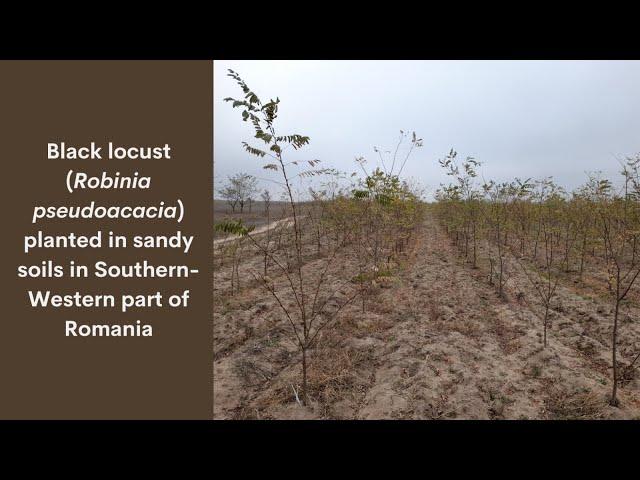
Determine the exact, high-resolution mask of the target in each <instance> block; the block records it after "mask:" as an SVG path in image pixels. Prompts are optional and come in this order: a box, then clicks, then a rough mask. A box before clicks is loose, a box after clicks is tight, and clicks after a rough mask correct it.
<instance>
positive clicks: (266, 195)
mask: <svg viewBox="0 0 640 480" xmlns="http://www.w3.org/2000/svg"><path fill="white" fill-rule="evenodd" d="M260 199H261V200H262V206H263V207H264V215H265V217H267V218H268V217H269V207H270V206H271V192H269V190H267V189H265V190H263V192H262V193H261V194H260Z"/></svg>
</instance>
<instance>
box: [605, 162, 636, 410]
mask: <svg viewBox="0 0 640 480" xmlns="http://www.w3.org/2000/svg"><path fill="white" fill-rule="evenodd" d="M627 166H628V167H629V168H628V169H626V168H625V169H624V170H623V172H622V174H623V175H624V179H625V187H624V188H625V191H624V196H622V197H619V196H616V195H614V194H612V193H611V192H612V185H611V182H609V181H608V180H601V181H600V182H599V183H598V186H597V188H598V190H597V191H596V195H597V196H598V197H599V201H598V203H597V218H598V222H597V223H598V229H599V231H600V235H601V238H602V241H603V242H604V249H605V261H606V266H607V273H608V277H609V283H610V285H611V287H612V288H611V294H612V296H613V303H614V313H613V329H612V334H611V364H612V376H613V387H612V390H611V399H610V404H611V405H613V406H617V405H618V404H619V401H618V396H617V394H618V383H619V381H620V375H619V365H618V358H617V357H618V348H617V345H618V335H619V318H620V307H621V305H622V302H623V301H624V300H625V298H626V297H627V295H628V293H629V291H630V290H631V288H632V287H633V285H634V284H635V282H636V280H637V278H638V275H640V262H638V235H639V234H640V231H639V230H638V225H639V214H640V211H639V206H638V202H637V201H634V199H637V198H639V197H640V183H639V182H638V175H637V173H638V162H634V161H633V160H632V161H631V162H630V163H629V164H628V165H627Z"/></svg>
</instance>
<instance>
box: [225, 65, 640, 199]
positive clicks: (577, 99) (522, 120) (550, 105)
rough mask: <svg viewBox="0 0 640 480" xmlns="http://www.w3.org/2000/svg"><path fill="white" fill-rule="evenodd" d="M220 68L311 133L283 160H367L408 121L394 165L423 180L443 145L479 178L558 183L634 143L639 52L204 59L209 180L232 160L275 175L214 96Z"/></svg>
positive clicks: (638, 131)
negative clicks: (248, 148) (210, 127)
mask: <svg viewBox="0 0 640 480" xmlns="http://www.w3.org/2000/svg"><path fill="white" fill-rule="evenodd" d="M228 68H231V69H233V70H235V71H236V72H238V73H239V74H240V75H241V76H242V77H243V78H244V79H245V81H246V82H247V84H248V85H249V86H250V87H251V88H252V89H253V90H254V91H255V92H256V93H257V94H258V95H259V96H260V97H261V98H262V99H263V100H268V99H269V98H275V97H279V98H280V100H281V103H280V111H279V112H280V116H279V119H278V122H279V123H280V126H279V131H280V132H281V133H283V134H284V133H287V134H289V133H299V134H303V135H308V136H310V137H311V144H310V145H309V146H308V147H307V148H305V149H302V150H300V151H298V152H295V157H291V158H290V159H291V160H294V159H300V160H308V159H319V160H321V162H322V165H323V166H324V167H333V168H337V169H340V170H343V171H347V172H352V171H356V170H357V168H356V167H357V166H356V164H355V162H354V158H355V157H358V156H364V157H365V158H367V159H368V160H369V162H370V164H371V165H373V166H375V162H376V154H375V153H374V151H373V146H374V145H375V146H379V147H383V148H386V149H393V148H394V147H395V143H396V141H397V137H398V134H399V130H401V129H402V130H405V131H416V133H417V134H418V136H419V137H422V138H423V139H424V146H423V147H422V148H421V149H419V150H417V151H416V152H415V153H414V154H413V155H412V157H411V158H410V159H409V162H408V163H407V166H406V168H405V171H404V172H403V176H407V177H413V178H415V179H418V180H419V181H420V182H421V183H422V185H424V186H425V187H427V188H428V190H430V191H431V192H433V191H434V190H435V189H436V188H437V187H438V185H439V184H440V183H441V182H448V178H447V177H446V176H445V175H444V174H443V173H442V171H441V169H440V167H439V165H438V159H440V158H443V157H444V156H445V155H446V154H447V152H448V151H449V150H450V149H451V148H454V149H456V150H457V151H458V154H459V156H460V157H466V156H473V157H475V158H476V159H477V160H479V161H481V162H483V166H482V173H483V175H484V177H485V178H486V179H489V178H493V179H496V180H510V179H513V177H516V176H517V177H520V178H527V177H534V178H538V177H543V176H553V177H554V179H555V180H556V181H558V182H559V183H561V184H562V185H564V186H565V187H567V188H569V189H572V188H574V187H576V186H578V185H580V184H581V183H582V182H583V181H584V179H585V173H584V172H585V171H594V170H601V171H603V172H604V173H605V174H606V175H610V176H615V175H616V172H617V171H619V164H618V161H617V159H621V158H624V156H626V155H633V154H635V153H637V152H640V61H215V62H214V155H215V157H214V159H215V164H214V165H215V166H214V176H215V184H216V188H218V187H219V186H220V181H221V180H223V179H224V178H225V177H226V176H227V175H231V174H233V173H236V172H239V171H244V172H247V173H250V174H253V175H256V176H258V177H260V178H265V179H268V178H277V172H272V171H269V170H263V169H262V168H261V166H262V164H264V163H266V162H262V161H261V160H260V159H258V158H256V157H251V156H249V155H248V154H247V153H246V152H244V151H243V149H242V147H241V142H242V141H249V142H251V141H252V135H253V134H252V128H251V124H249V123H244V122H242V120H241V117H240V110H238V109H235V110H234V109H232V108H231V104H229V103H224V102H223V98H225V97H229V96H231V97H241V96H242V92H241V90H240V89H239V87H237V85H236V84H235V83H234V81H233V80H232V79H231V78H229V77H227V76H226V73H227V69H228ZM254 144H255V145H256V146H257V145H259V144H258V143H256V142H254ZM262 186H263V187H269V186H270V184H269V183H268V182H266V181H265V182H263V183H262ZM271 188H272V189H273V190H276V187H273V186H272V187H271Z"/></svg>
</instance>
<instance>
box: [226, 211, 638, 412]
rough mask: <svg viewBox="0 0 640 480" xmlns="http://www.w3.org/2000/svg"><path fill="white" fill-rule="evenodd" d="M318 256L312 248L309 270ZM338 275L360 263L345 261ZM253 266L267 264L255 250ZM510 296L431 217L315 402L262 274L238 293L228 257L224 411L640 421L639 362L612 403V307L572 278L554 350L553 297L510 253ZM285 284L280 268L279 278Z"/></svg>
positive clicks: (341, 331)
mask: <svg viewBox="0 0 640 480" xmlns="http://www.w3.org/2000/svg"><path fill="white" fill-rule="evenodd" d="M313 262H320V260H319V259H314V258H313V257H310V258H309V259H308V267H309V268H311V269H312V268H313V266H314V263H313ZM338 264H339V266H338V267H336V268H337V269H336V270H335V271H332V272H331V275H333V276H335V278H336V281H337V279H338V278H340V277H342V278H344V276H345V275H351V274H352V273H354V272H355V269H354V265H355V264H354V261H353V259H350V258H347V257H345V258H343V259H341V261H340V262H338ZM242 268H245V269H249V270H250V269H252V268H260V258H259V256H257V255H252V254H251V253H250V252H248V253H247V259H246V261H245V262H243V266H242ZM509 272H510V275H509V281H508V284H507V299H506V300H503V299H500V298H499V297H498V295H497V294H496V291H495V288H494V287H493V286H492V285H489V283H488V281H487V280H488V279H487V272H486V271H485V269H484V268H483V267H482V266H481V268H479V269H472V268H471V267H470V266H468V265H465V264H464V262H463V261H462V260H461V258H460V256H459V255H458V254H457V253H456V251H455V249H454V247H453V246H452V245H451V243H450V241H449V240H448V239H447V238H446V236H445V235H444V233H443V232H442V230H441V228H440V227H439V226H438V225H437V224H436V222H435V220H434V219H433V218H432V217H430V216H427V218H426V220H425V223H424V225H423V226H422V228H421V229H420V232H419V234H418V236H417V238H416V239H415V241H414V242H413V245H412V248H411V251H410V252H408V254H407V255H406V256H405V258H403V260H402V262H401V264H400V265H398V267H397V268H396V271H395V274H394V276H392V277H390V278H387V279H386V281H384V282H380V284H379V285H377V287H376V290H377V291H376V292H375V294H374V295H373V296H372V297H371V298H370V299H368V301H367V305H366V312H365V313H363V312H362V310H361V305H360V304H359V303H355V304H352V305H350V306H349V307H347V308H345V309H344V311H343V313H341V315H340V320H339V322H338V324H337V325H336V326H335V328H333V329H331V330H330V331H328V332H327V333H326V334H325V335H324V337H323V338H322V339H321V341H320V342H319V346H318V347H317V348H316V349H314V351H313V352H312V355H311V359H310V362H311V366H310V385H311V388H310V390H311V398H312V402H311V405H309V406H308V407H303V406H301V405H299V404H298V403H297V402H296V400H295V395H294V391H295V389H297V388H299V387H298V384H299V382H300V379H299V377H300V365H299V354H298V352H297V349H296V346H295V344H294V343H293V342H292V340H291V339H292V337H291V334H290V330H289V328H290V327H289V326H288V324H287V323H286V322H285V321H284V320H283V318H282V314H281V312H280V311H279V310H278V309H277V308H276V305H275V302H274V301H273V300H272V298H271V297H270V295H269V294H268V293H267V292H266V291H264V290H263V289H262V288H261V287H260V286H259V285H256V284H254V283H251V282H247V284H246V285H245V286H244V287H243V288H242V290H241V293H240V294H237V295H234V296H229V295H227V294H225V293H224V292H225V289H226V288H227V283H228V278H229V272H228V271H227V269H226V268H225V267H222V268H219V267H218V268H216V273H215V286H214V295H216V298H215V312H214V341H215V344H214V352H215V357H214V417H215V418H261V419H269V418H271V419H273V418H283V419H296V418H313V419H322V418H356V419H383V418H385V419H386V418H388V419H396V418H397V419H402V418H411V419H456V418H457V419H524V418H527V419H582V418H589V419H599V418H640V382H639V380H638V379H637V378H636V377H637V375H635V373H633V372H629V374H628V375H627V378H626V380H625V381H624V382H623V386H622V388H621V389H620V390H619V398H620V401H621V406H620V407H619V408H614V407H611V406H609V405H608V402H607V400H608V399H607V396H608V394H609V392H610V389H611V380H610V373H611V370H610V356H609V355H610V354H609V349H610V331H611V321H612V319H611V313H610V312H611V308H610V306H609V305H608V303H607V299H606V297H605V296H598V295H595V294H593V292H591V291H590V288H589V285H588V284H587V283H585V284H582V283H581V284H580V285H577V284H576V282H575V281H573V280H571V278H570V277H568V278H567V279H566V282H564V284H563V285H562V286H561V287H559V294H558V298H557V300H556V302H555V303H554V311H553V319H552V327H551V329H550V332H549V345H548V347H547V348H546V349H542V322H541V320H540V318H539V316H538V313H539V311H540V308H539V307H540V305H539V303H538V302H537V301H536V298H535V294H534V293H533V289H532V288H531V286H530V285H528V280H527V279H526V277H525V276H524V274H522V272H520V271H518V266H517V265H516V264H515V262H511V263H510V264H509ZM274 281H275V282H276V283H277V282H278V279H275V280H274ZM626 308H627V310H626V312H625V316H624V317H623V318H624V319H625V320H624V321H623V331H622V334H621V341H620V347H621V351H622V357H623V363H624V362H625V361H627V362H628V361H629V360H630V359H631V358H632V356H633V355H634V353H635V352H638V351H640V329H639V328H638V325H637V322H635V321H633V320H632V319H634V318H637V313H638V311H637V307H635V306H632V305H628V306H627V307H626Z"/></svg>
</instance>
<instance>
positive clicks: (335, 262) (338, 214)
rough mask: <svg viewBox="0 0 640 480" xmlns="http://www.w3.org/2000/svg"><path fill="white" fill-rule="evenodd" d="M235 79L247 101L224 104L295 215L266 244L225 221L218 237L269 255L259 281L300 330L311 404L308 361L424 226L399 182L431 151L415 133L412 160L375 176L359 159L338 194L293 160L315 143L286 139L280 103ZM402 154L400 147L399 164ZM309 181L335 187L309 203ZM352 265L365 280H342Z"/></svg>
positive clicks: (323, 176) (314, 165)
mask: <svg viewBox="0 0 640 480" xmlns="http://www.w3.org/2000/svg"><path fill="white" fill-rule="evenodd" d="M229 76H230V77H231V78H233V79H234V80H235V82H236V83H237V84H238V86H239V87H240V89H241V91H242V96H241V97H239V98H226V99H225V101H228V102H230V103H231V104H232V106H233V107H234V108H239V109H240V110H241V118H242V120H243V121H244V122H247V123H248V124H250V126H251V129H252V132H253V136H254V141H253V143H251V144H249V143H247V142H243V144H242V147H243V149H244V150H245V151H246V152H247V153H248V154H249V155H252V156H254V157H257V158H258V159H260V160H261V161H263V162H264V163H263V168H264V169H265V170H267V171H269V172H271V173H272V174H274V175H276V176H277V180H274V181H276V183H278V184H279V185H281V186H282V188H283V190H284V195H285V197H286V198H287V200H288V207H287V209H286V212H287V213H286V218H285V219H282V220H283V222H281V223H280V224H279V225H280V226H279V227H278V228H277V229H274V230H273V231H271V230H267V232H266V233H263V234H261V235H255V234H254V233H253V231H252V228H251V227H247V226H245V225H243V224H242V223H241V222H239V221H232V220H229V221H225V222H221V223H219V224H217V225H216V228H217V229H218V230H219V231H222V232H225V233H228V234H234V235H236V236H237V237H238V241H237V245H240V244H241V242H242V243H243V244H245V245H251V246H252V247H253V249H254V251H257V252H258V254H259V255H262V257H263V260H264V261H263V263H262V266H261V268H255V269H253V270H252V271H251V272H250V274H251V276H252V277H253V279H254V281H256V282H257V283H258V284H259V285H260V286H262V287H264V289H265V290H266V291H267V292H268V293H269V294H270V295H271V296H272V297H273V298H274V299H275V302H276V304H277V305H278V306H279V309H280V311H281V314H282V317H283V319H285V320H286V321H287V322H288V324H289V326H290V327H291V328H290V332H291V335H292V339H293V340H294V342H295V343H296V345H297V346H298V349H299V352H300V359H301V366H302V375H301V383H300V384H299V385H291V387H292V390H293V394H294V395H295V398H296V400H297V401H298V402H299V403H301V404H308V402H309V401H310V399H311V395H310V389H309V386H308V371H309V362H310V358H309V357H310V353H311V351H312V349H313V348H314V347H315V346H316V345H317V342H318V341H319V340H320V339H321V338H322V332H323V331H325V330H326V329H329V328H331V327H332V326H334V325H335V324H336V322H337V320H338V318H339V315H340V313H341V311H342V310H343V309H344V308H345V307H346V306H347V305H349V304H351V303H352V302H354V301H356V299H358V298H360V299H362V309H363V310H364V309H366V298H367V296H368V295H369V294H370V291H371V285H372V284H373V283H374V282H375V281H376V280H377V279H378V278H379V277H380V276H381V275H384V273H385V272H387V271H388V270H389V269H390V268H391V266H392V265H393V264H394V262H395V261H396V259H397V257H398V255H399V254H401V253H402V251H403V250H404V249H405V248H406V245H407V243H408V242H409V241H410V239H411V236H412V233H413V231H414V229H415V227H416V225H417V224H418V219H419V216H420V213H421V211H422V208H423V205H422V203H421V202H420V201H419V199H418V196H417V195H416V194H415V193H414V192H413V191H412V188H410V187H409V186H408V185H407V184H406V183H405V182H402V181H401V180H400V173H401V171H402V168H403V167H404V164H405V163H406V160H407V159H408V156H409V155H410V153H411V151H412V150H413V149H414V148H417V147H421V146H422V140H421V139H419V138H417V137H416V135H415V134H413V136H412V137H411V138H410V142H409V147H410V148H409V150H408V153H407V154H406V157H403V158H398V159H397V158H396V156H394V157H393V159H389V160H390V161H389V162H388V163H389V164H390V168H387V164H385V163H384V161H383V168H382V169H380V168H376V169H375V170H374V171H372V172H368V171H367V170H366V168H365V166H364V164H365V161H364V160H363V159H358V163H359V164H360V167H362V169H363V172H364V178H363V179H362V180H360V181H358V180H355V181H354V180H353V179H354V178H355V174H353V175H352V176H351V177H348V178H349V179H350V182H351V185H350V186H349V187H348V188H343V189H336V185H337V184H338V183H339V180H340V177H341V174H340V173H339V172H336V171H335V170H333V169H328V168H320V167H319V161H318V160H309V161H300V160H290V159H289V155H291V154H292V153H294V152H295V151H297V150H300V149H301V148H303V147H304V146H306V145H308V144H309V141H310V139H309V137H307V136H304V135H299V134H292V135H282V134H281V133H279V132H278V131H277V128H276V125H277V122H276V120H277V118H278V109H279V104H280V100H279V99H277V98H276V99H275V100H273V99H271V100H269V101H268V102H264V101H262V100H261V99H260V97H258V95H257V94H256V93H255V92H254V91H252V90H251V89H250V88H249V87H248V85H247V84H246V83H245V81H244V80H243V79H242V78H241V77H240V76H239V75H238V74H237V73H236V72H233V71H229ZM406 138H408V135H406V134H405V133H404V132H401V136H400V141H399V145H400V143H402V141H404V140H405V139H406ZM399 151H400V149H399V148H397V149H396V155H397V152H399ZM396 160H398V162H397V163H398V165H399V168H398V170H397V171H396V169H395V165H396ZM345 178H347V177H344V176H342V179H343V180H344V179H345ZM309 179H314V180H316V181H315V182H314V184H315V185H318V184H319V185H324V187H326V188H320V189H316V190H314V189H311V188H308V191H309V194H310V198H311V199H310V200H307V201H304V202H302V201H300V195H298V194H297V190H296V189H295V188H294V185H295V186H296V187H297V186H298V185H300V184H301V183H302V182H305V181H308V180H309ZM231 248H234V247H231ZM349 257H351V258H353V259H354V261H355V263H356V264H357V270H358V272H357V273H356V275H355V276H352V275H350V274H347V275H345V274H344V271H342V275H340V274H339V273H337V272H340V270H341V268H340V267H341V266H343V265H344V260H345V259H346V258H349ZM239 261H240V255H237V251H234V274H235V275H236V285H237V282H238V280H239V276H238V265H239ZM232 288H233V287H232Z"/></svg>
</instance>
